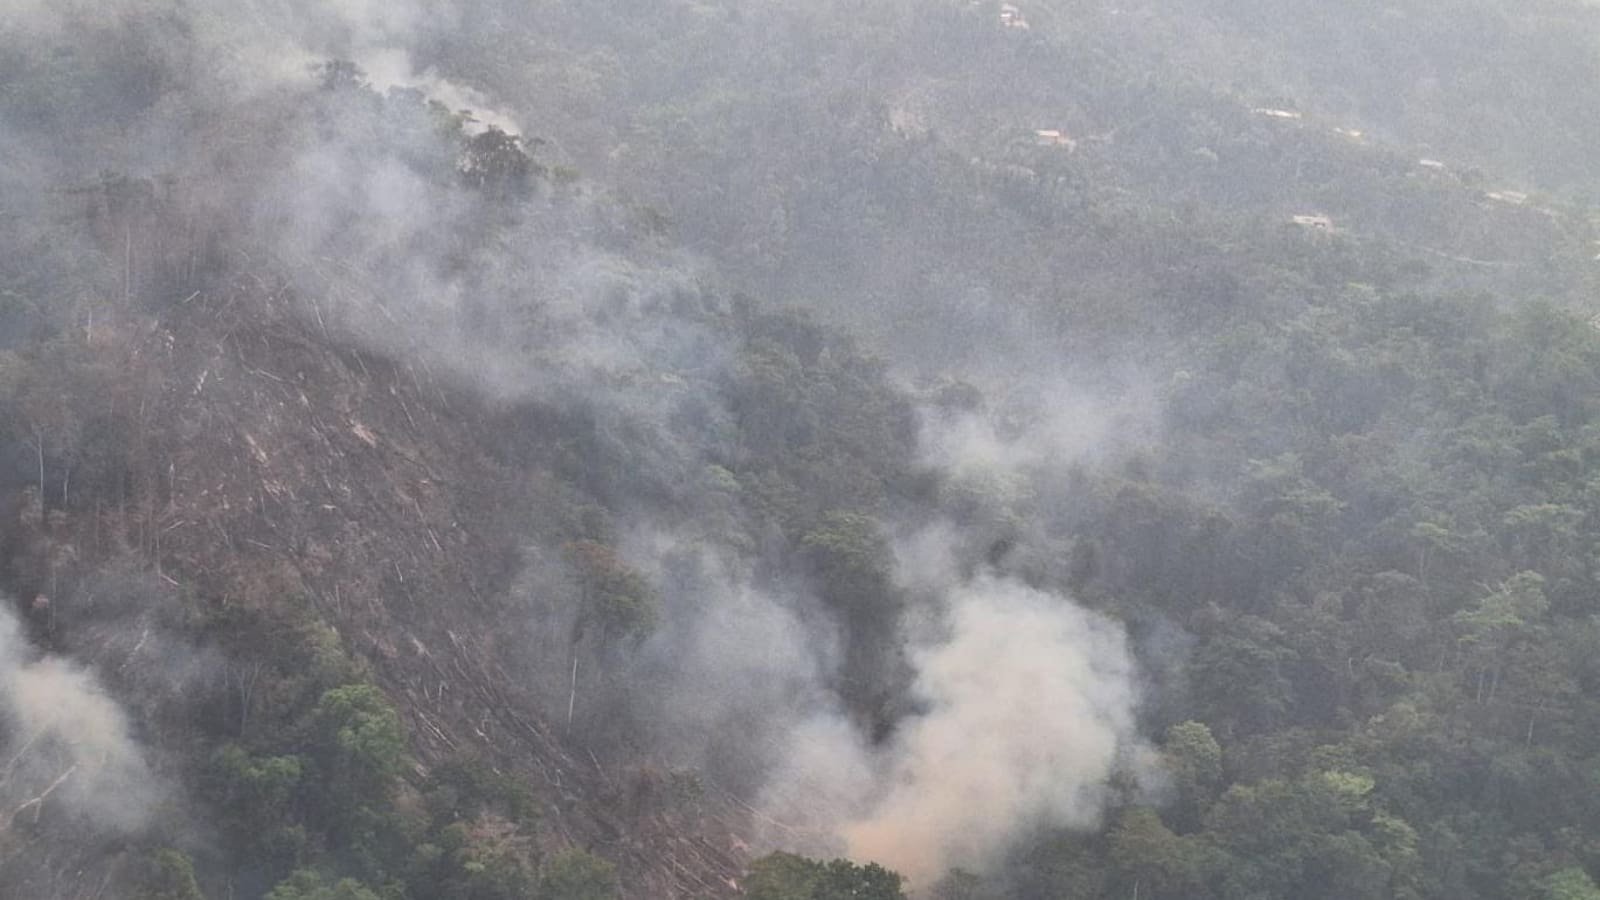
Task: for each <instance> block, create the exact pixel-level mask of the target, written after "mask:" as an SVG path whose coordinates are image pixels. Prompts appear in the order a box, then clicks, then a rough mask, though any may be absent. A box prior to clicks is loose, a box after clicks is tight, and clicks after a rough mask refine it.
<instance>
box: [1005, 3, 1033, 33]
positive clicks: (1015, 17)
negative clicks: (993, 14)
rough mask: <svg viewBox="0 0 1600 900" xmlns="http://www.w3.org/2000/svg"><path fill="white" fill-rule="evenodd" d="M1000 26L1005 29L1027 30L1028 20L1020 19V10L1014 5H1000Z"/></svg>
mask: <svg viewBox="0 0 1600 900" xmlns="http://www.w3.org/2000/svg"><path fill="white" fill-rule="evenodd" d="M1000 24H1001V25H1002V26H1004V27H1006V28H1023V29H1025V28H1027V27H1028V20H1027V19H1024V18H1023V17H1022V10H1020V9H1018V8H1017V7H1016V6H1015V5H1014V4H1011V3H1002V4H1000Z"/></svg>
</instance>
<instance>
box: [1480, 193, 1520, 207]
mask: <svg viewBox="0 0 1600 900" xmlns="http://www.w3.org/2000/svg"><path fill="white" fill-rule="evenodd" d="M1484 196H1485V197H1488V198H1489V199H1490V200H1493V201H1494V202H1496V203H1504V204H1507V205H1508V206H1522V205H1523V204H1525V203H1527V202H1528V195H1527V194H1524V193H1523V192H1522V191H1489V192H1488V193H1486V194H1484Z"/></svg>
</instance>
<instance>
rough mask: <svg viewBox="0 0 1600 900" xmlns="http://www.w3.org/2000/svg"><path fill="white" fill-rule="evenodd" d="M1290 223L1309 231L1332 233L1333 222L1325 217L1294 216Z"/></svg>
mask: <svg viewBox="0 0 1600 900" xmlns="http://www.w3.org/2000/svg"><path fill="white" fill-rule="evenodd" d="M1292 221H1293V222H1294V224H1296V225H1299V226H1300V227H1301V228H1305V229H1309V230H1311V231H1332V230H1333V220H1332V219H1330V218H1328V217H1327V216H1319V215H1309V214H1308V215H1299V216H1294V217H1293V219H1292Z"/></svg>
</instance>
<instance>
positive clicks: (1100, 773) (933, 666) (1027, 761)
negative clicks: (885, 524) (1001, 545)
mask: <svg viewBox="0 0 1600 900" xmlns="http://www.w3.org/2000/svg"><path fill="white" fill-rule="evenodd" d="M952 534H953V532H952V531H951V530H950V529H948V527H946V526H937V527H935V528H933V529H930V530H929V531H927V532H924V533H922V534H919V535H917V536H915V537H914V538H913V539H912V540H910V541H908V542H906V543H905V544H904V545H903V546H905V547H908V548H911V552H910V554H909V555H908V556H902V564H904V562H905V561H906V560H907V559H915V558H924V559H925V558H927V554H928V550H929V548H930V547H933V546H937V545H938V544H940V543H942V542H943V541H944V540H945V539H947V538H948V537H950V536H951V535H952ZM944 546H945V548H946V550H947V551H952V549H953V548H951V546H950V545H949V544H945V545H944ZM949 555H953V552H950V553H947V557H946V558H948V556H949ZM936 572H937V570H935V572H929V571H928V570H913V571H906V570H905V569H904V568H902V573H903V578H905V579H908V580H909V579H913V578H914V579H915V580H916V581H917V582H918V583H919V585H920V586H921V587H923V588H924V589H926V588H927V587H928V586H929V584H930V581H929V578H930V577H932V576H935V573H936ZM943 574H944V575H945V576H947V577H948V576H949V575H950V573H949V572H948V571H947V572H945V573H943ZM941 601H942V603H943V604H945V614H944V617H943V621H942V622H941V623H940V624H939V626H938V627H937V628H936V629H934V632H933V633H932V634H931V635H930V636H929V637H927V638H926V639H923V640H919V641H916V642H915V644H914V646H913V647H912V648H911V662H912V665H913V667H914V669H915V671H916V681H915V691H916V695H917V699H918V701H919V702H920V703H921V705H922V711H921V712H920V713H918V714H916V715H914V716H912V717H911V718H910V719H908V720H907V721H906V722H904V723H902V725H901V726H900V728H899V729H898V731H897V732H896V734H895V736H894V737H893V738H892V739H891V740H890V741H889V742H888V743H887V744H886V745H884V746H880V747H869V746H868V745H867V744H866V743H865V742H864V741H863V740H862V739H861V737H860V735H859V734H857V733H856V732H854V731H853V730H852V729H850V728H848V727H845V726H844V725H843V723H842V722H840V721H839V720H838V719H837V718H830V717H829V716H827V715H818V716H813V717H811V718H810V719H808V720H806V721H804V722H802V723H801V724H800V726H798V727H797V728H795V729H794V730H793V732H792V733H791V734H792V739H793V743H792V745H791V752H790V753H789V755H788V758H787V759H786V760H785V763H784V765H783V766H782V768H781V769H780V770H779V772H778V774H777V776H776V777H775V778H774V779H773V781H772V782H771V783H770V784H769V785H768V788H767V791H766V794H765V797H764V802H763V804H762V806H763V809H764V811H765V812H766V814H768V815H769V816H770V817H771V819H773V820H775V821H779V822H785V823H801V824H800V826H799V827H801V828H802V829H804V830H810V831H813V832H816V831H820V832H821V837H822V839H821V840H820V841H818V842H817V843H816V845H815V846H807V847H804V848H802V849H806V850H809V851H811V852H841V851H842V852H844V853H846V854H847V855H849V856H850V857H852V858H855V859H858V860H862V861H874V862H878V863H881V864H883V865H885V866H888V867H889V868H891V869H895V870H897V871H899V872H900V873H902V874H904V875H905V876H906V877H907V878H908V879H909V880H910V881H911V882H912V883H913V884H918V885H923V886H926V885H927V884H930V883H931V882H933V881H935V880H937V878H938V877H939V876H941V875H942V874H944V872H945V871H947V870H948V869H950V868H952V867H961V868H966V869H972V870H983V869H985V868H987V867H989V866H990V865H992V864H993V863H994V862H995V861H997V859H998V858H999V856H1000V855H1001V854H1002V853H1003V852H1004V851H1005V850H1007V849H1008V848H1009V847H1010V846H1011V845H1012V844H1013V843H1014V842H1015V841H1016V840H1017V839H1018V838H1019V837H1021V836H1022V835H1025V834H1026V833H1028V831H1029V830H1030V829H1034V828H1043V827H1052V828H1092V827H1094V826H1095V825H1096V824H1097V823H1098V821H1099V818H1100V815H1101V812H1102V809H1103V807H1104V804H1105V801H1106V799H1107V796H1108V792H1109V782H1110V779H1111V778H1112V776H1113V775H1114V774H1115V773H1116V772H1118V771H1121V770H1127V771H1129V772H1130V773H1131V774H1133V775H1134V776H1135V777H1138V776H1139V775H1141V774H1142V772H1141V768H1142V767H1143V765H1144V761H1145V756H1146V751H1145V745H1144V743H1143V741H1142V739H1141V738H1140V737H1139V734H1138V730H1137V723H1136V721H1135V712H1136V710H1137V706H1138V683H1139V679H1138V673H1137V671H1136V668H1135V665H1134V661H1133V656H1132V654H1131V652H1130V650H1129V648H1128V645H1127V638H1126V635H1125V633H1124V631H1123V628H1122V626H1121V625H1120V624H1119V623H1117V622H1115V621H1113V620H1111V619H1109V618H1106V617H1105V616H1101V615H1099V614H1096V613H1093V612H1090V611H1088V610H1085V609H1083V608H1082V607H1080V606H1078V605H1076V604H1074V603H1072V602H1071V601H1070V600H1067V599H1065V598H1063V597H1059V596H1055V595H1053V594H1050V593H1047V592H1044V591H1040V590H1037V589H1034V588H1031V587H1028V586H1027V585H1025V584H1022V583H1020V582H1018V581H1016V580H1014V579H1010V578H1006V577H1002V576H999V575H995V574H993V573H982V574H979V575H977V576H975V577H973V578H971V579H968V580H960V579H954V580H950V581H947V582H946V583H945V585H944V586H943V594H942V597H941ZM768 837H769V838H770V839H772V840H773V841H774V842H775V843H778V844H782V843H783V842H784V839H785V835H783V834H782V833H773V834H770V835H768ZM830 839H831V840H830Z"/></svg>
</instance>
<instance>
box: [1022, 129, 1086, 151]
mask: <svg viewBox="0 0 1600 900" xmlns="http://www.w3.org/2000/svg"><path fill="white" fill-rule="evenodd" d="M1033 140H1034V143H1036V144H1038V145H1039V146H1041V147H1061V148H1063V149H1065V150H1066V151H1067V152H1069V153H1070V152H1072V151H1074V150H1076V149H1078V142H1077V141H1076V140H1074V139H1072V138H1070V137H1068V136H1067V135H1065V134H1063V133H1062V132H1061V130H1060V129H1059V128H1041V129H1037V130H1035V131H1034V132H1033Z"/></svg>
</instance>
